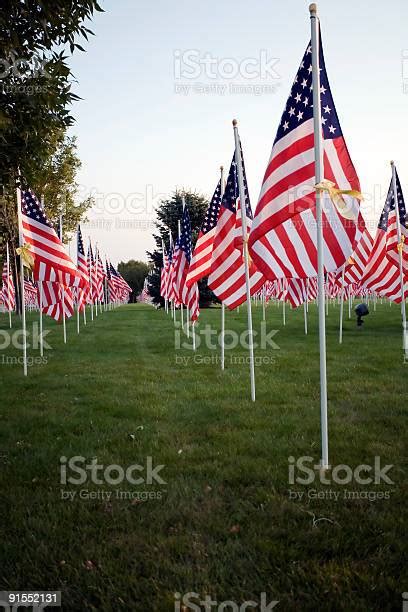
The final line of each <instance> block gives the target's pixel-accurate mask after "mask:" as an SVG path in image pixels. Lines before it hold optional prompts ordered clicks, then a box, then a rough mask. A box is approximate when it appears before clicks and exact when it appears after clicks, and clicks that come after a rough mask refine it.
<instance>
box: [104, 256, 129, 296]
mask: <svg viewBox="0 0 408 612" xmlns="http://www.w3.org/2000/svg"><path fill="white" fill-rule="evenodd" d="M108 289H109V299H110V301H111V302H128V300H129V294H130V293H131V292H132V289H131V287H129V285H128V284H127V282H126V281H125V279H124V278H123V277H122V275H121V274H120V272H118V271H117V270H116V268H114V267H113V265H112V264H111V263H110V264H109V274H108Z"/></svg>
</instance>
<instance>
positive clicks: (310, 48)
mask: <svg viewBox="0 0 408 612" xmlns="http://www.w3.org/2000/svg"><path fill="white" fill-rule="evenodd" d="M311 52H312V45H309V46H308V48H307V51H306V53H307V54H308V55H310V53H311Z"/></svg>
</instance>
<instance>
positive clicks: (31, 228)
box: [21, 189, 84, 287]
mask: <svg viewBox="0 0 408 612" xmlns="http://www.w3.org/2000/svg"><path fill="white" fill-rule="evenodd" d="M21 213H22V225H23V240H24V242H25V243H28V244H29V245H30V247H31V248H30V253H31V254H32V255H33V257H34V277H35V279H36V280H40V281H53V282H58V283H62V284H63V285H65V286H67V287H82V286H83V285H84V281H83V279H82V276H81V274H80V273H79V272H78V270H77V268H76V266H75V264H74V262H73V261H72V259H71V258H70V256H69V255H68V253H67V252H66V250H65V247H64V245H63V244H62V241H61V240H60V238H59V237H58V235H57V233H56V231H55V230H54V228H53V226H52V223H51V221H50V220H49V219H47V216H46V214H45V212H44V209H43V207H42V205H41V202H40V201H39V200H38V198H37V197H36V195H35V194H34V192H33V191H32V190H31V189H27V190H25V191H22V192H21Z"/></svg>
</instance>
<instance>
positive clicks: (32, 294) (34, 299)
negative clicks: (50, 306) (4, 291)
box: [24, 278, 38, 308]
mask: <svg viewBox="0 0 408 612" xmlns="http://www.w3.org/2000/svg"><path fill="white" fill-rule="evenodd" d="M24 301H25V305H26V306H28V307H30V308H38V291H37V287H36V285H35V284H34V283H33V282H32V281H31V280H29V279H28V278H25V279H24Z"/></svg>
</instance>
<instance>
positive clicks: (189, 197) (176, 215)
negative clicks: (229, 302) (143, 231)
mask: <svg viewBox="0 0 408 612" xmlns="http://www.w3.org/2000/svg"><path fill="white" fill-rule="evenodd" d="M183 196H184V198H185V202H186V206H187V207H188V212H189V215H190V220H191V233H192V243H193V245H194V244H195V243H196V240H197V237H198V233H199V231H200V227H201V225H202V223H203V220H204V216H205V213H206V210H207V208H208V200H207V199H206V198H205V197H204V196H203V195H201V194H199V193H197V192H194V191H186V190H182V191H179V190H176V191H175V192H174V193H173V194H172V196H171V197H170V199H168V200H162V201H161V202H160V204H159V207H158V208H157V209H156V214H157V219H158V221H157V222H156V227H157V229H158V233H157V234H153V238H154V240H155V243H156V247H157V248H156V249H155V250H154V251H153V252H151V253H150V252H148V253H147V255H148V257H149V261H150V262H151V264H152V266H153V269H152V273H151V275H150V276H149V293H150V295H151V296H152V298H153V302H154V303H155V304H161V305H163V304H164V300H163V298H162V297H161V296H160V272H161V268H162V267H163V253H162V240H163V242H164V245H165V248H166V250H167V251H168V250H169V248H170V233H171V236H172V239H173V241H175V240H176V238H177V236H178V222H179V220H180V219H181V217H182V214H183V200H182V198H183ZM198 289H199V292H200V304H201V306H208V305H209V304H210V303H211V302H214V301H218V300H217V298H216V297H215V295H214V294H213V292H212V291H211V290H210V289H208V285H207V279H203V280H202V281H200V282H199V283H198Z"/></svg>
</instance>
